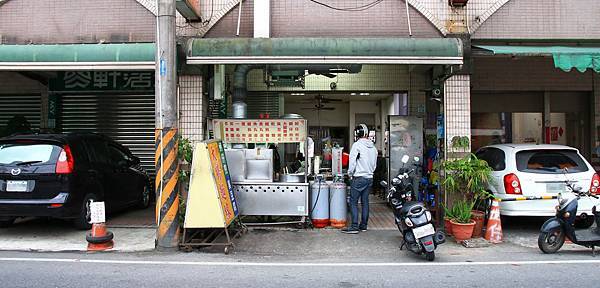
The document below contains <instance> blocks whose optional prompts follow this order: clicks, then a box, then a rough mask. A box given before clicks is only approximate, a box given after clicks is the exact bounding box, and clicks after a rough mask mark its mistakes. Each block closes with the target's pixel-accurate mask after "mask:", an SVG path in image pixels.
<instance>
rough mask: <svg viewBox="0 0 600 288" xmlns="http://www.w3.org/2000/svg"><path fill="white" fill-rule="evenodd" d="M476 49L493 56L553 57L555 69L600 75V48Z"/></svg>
mask: <svg viewBox="0 0 600 288" xmlns="http://www.w3.org/2000/svg"><path fill="white" fill-rule="evenodd" d="M475 47H477V48H481V49H485V50H488V51H492V52H493V54H504V55H517V56H552V58H553V59H554V67H556V68H559V69H561V70H563V71H566V72H569V71H571V69H573V68H575V69H577V70H578V71H579V72H585V71H586V70H587V69H592V70H594V71H596V72H597V73H600V47H565V46H488V45H476V46H475Z"/></svg>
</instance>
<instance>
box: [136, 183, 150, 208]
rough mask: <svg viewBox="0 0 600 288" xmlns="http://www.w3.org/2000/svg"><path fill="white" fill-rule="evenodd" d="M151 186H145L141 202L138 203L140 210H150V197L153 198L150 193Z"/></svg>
mask: <svg viewBox="0 0 600 288" xmlns="http://www.w3.org/2000/svg"><path fill="white" fill-rule="evenodd" d="M149 186H150V185H144V190H143V191H142V194H141V195H140V201H139V202H138V205H137V206H138V208H140V209H146V208H148V206H150V197H151V194H152V193H151V191H150V187H149Z"/></svg>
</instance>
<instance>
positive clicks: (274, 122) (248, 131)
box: [213, 119, 306, 143]
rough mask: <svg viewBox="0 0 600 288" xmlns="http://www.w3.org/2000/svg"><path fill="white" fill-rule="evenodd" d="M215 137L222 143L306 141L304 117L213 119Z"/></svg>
mask: <svg viewBox="0 0 600 288" xmlns="http://www.w3.org/2000/svg"><path fill="white" fill-rule="evenodd" d="M213 129H214V130H213V131H214V135H215V139H219V140H221V141H223V142H224V143H297V142H304V141H306V120H304V119H214V120H213Z"/></svg>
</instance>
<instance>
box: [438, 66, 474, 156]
mask: <svg viewBox="0 0 600 288" xmlns="http://www.w3.org/2000/svg"><path fill="white" fill-rule="evenodd" d="M470 83H471V81H470V76H469V75H454V76H452V77H450V78H448V80H446V82H444V117H445V119H444V120H445V122H446V130H445V132H446V155H447V156H451V155H449V154H450V153H448V152H469V151H470V149H469V150H462V149H453V148H452V143H451V140H452V138H453V137H454V136H460V137H462V136H467V137H469V139H470V138H471V92H470V90H471V88H470Z"/></svg>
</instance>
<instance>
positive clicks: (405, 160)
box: [402, 155, 410, 164]
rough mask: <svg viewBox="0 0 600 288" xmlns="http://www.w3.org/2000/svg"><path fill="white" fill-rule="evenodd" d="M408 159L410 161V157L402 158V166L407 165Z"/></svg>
mask: <svg viewBox="0 0 600 288" xmlns="http://www.w3.org/2000/svg"><path fill="white" fill-rule="evenodd" d="M409 159H410V157H408V155H404V156H402V163H404V164H406V163H408V160H409Z"/></svg>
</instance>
